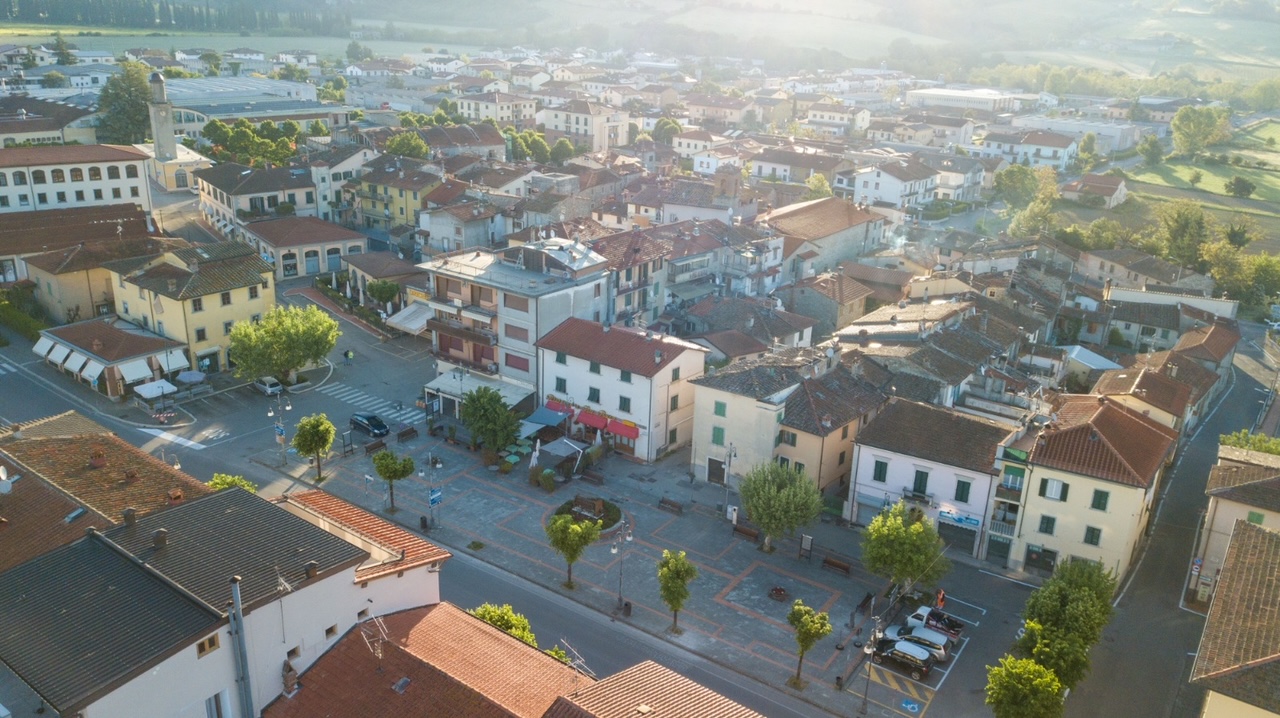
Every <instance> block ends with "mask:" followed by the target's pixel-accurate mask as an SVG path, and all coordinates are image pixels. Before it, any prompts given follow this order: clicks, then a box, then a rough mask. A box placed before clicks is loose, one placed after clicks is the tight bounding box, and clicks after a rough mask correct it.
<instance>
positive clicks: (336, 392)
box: [316, 381, 422, 424]
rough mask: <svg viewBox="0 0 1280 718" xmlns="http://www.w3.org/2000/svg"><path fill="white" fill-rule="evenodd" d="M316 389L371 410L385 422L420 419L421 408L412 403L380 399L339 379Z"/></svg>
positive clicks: (410, 421)
mask: <svg viewBox="0 0 1280 718" xmlns="http://www.w3.org/2000/svg"><path fill="white" fill-rule="evenodd" d="M316 391H317V392H318V393H320V394H324V395H326V396H329V397H332V398H334V399H338V400H339V401H344V402H346V403H348V404H351V405H352V406H355V407H356V408H358V409H362V410H364V411H371V412H373V413H375V414H377V415H378V416H379V417H381V419H382V420H383V421H386V422H396V421H401V422H404V423H406V424H412V423H413V422H414V421H416V420H420V419H422V409H419V408H417V407H415V406H414V405H413V404H412V403H405V402H394V401H388V400H386V399H380V398H378V397H376V396H373V395H372V394H366V393H365V392H363V391H360V390H359V389H357V388H355V387H353V386H348V385H347V384H343V383H342V382H340V381H338V382H334V383H332V384H325V385H324V386H322V387H320V388H319V389H316ZM397 403H399V404H400V406H401V408H396V407H397Z"/></svg>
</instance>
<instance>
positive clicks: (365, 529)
mask: <svg viewBox="0 0 1280 718" xmlns="http://www.w3.org/2000/svg"><path fill="white" fill-rule="evenodd" d="M280 501H282V502H288V503H293V504H298V505H300V506H303V507H305V508H307V509H309V510H311V511H314V512H315V513H318V514H320V515H322V516H324V517H326V518H327V519H329V520H330V521H332V522H333V523H336V524H338V525H339V526H342V527H343V528H345V529H347V530H349V531H351V532H353V533H356V534H359V535H361V536H363V537H365V538H367V539H368V540H369V541H371V542H372V543H376V544H378V545H380V546H382V547H384V548H387V549H390V550H391V551H392V552H396V553H398V554H399V558H398V559H396V560H392V561H387V562H385V563H378V564H374V565H370V566H361V567H360V568H357V569H356V581H368V580H369V579H372V578H377V577H379V576H385V575H387V574H391V573H396V572H399V571H405V570H408V569H411V568H415V567H418V566H425V565H427V564H430V563H436V562H443V561H446V560H448V559H449V558H451V557H452V556H453V554H451V553H449V552H448V551H446V550H444V549H442V548H440V547H439V546H436V545H435V544H433V543H431V542H429V541H426V540H424V539H422V538H419V537H418V536H415V535H414V534H411V533H409V532H408V531H405V530H404V529H402V528H400V527H399V526H396V525H395V524H393V523H391V522H389V521H386V520H385V519H382V518H379V517H378V516H375V515H373V514H371V513H369V512H368V511H365V510H364V509H361V508H359V507H356V506H354V505H352V504H349V503H347V502H346V501H343V500H342V499H340V498H338V497H336V496H334V495H332V494H328V493H325V492H324V491H320V490H318V489H317V490H313V491H301V492H298V493H293V494H286V495H284V496H283V497H281V499H280Z"/></svg>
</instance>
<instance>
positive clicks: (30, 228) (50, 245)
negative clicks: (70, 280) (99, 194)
mask: <svg viewBox="0 0 1280 718" xmlns="http://www.w3.org/2000/svg"><path fill="white" fill-rule="evenodd" d="M150 234H151V230H150V228H149V227H148V222H147V215H146V213H145V212H143V211H142V210H141V209H140V208H139V207H138V206H137V205H135V204H109V205H103V206H101V207H75V208H72V209H49V210H43V211H40V212H12V213H9V214H6V215H4V222H0V255H23V254H32V253H35V252H48V251H54V250H59V249H66V248H67V247H72V246H75V245H78V244H80V243H81V242H93V241H96V240H103V239H109V240H116V239H137V238H142V237H147V236H149V235H150Z"/></svg>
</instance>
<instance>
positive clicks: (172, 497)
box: [169, 489, 182, 505]
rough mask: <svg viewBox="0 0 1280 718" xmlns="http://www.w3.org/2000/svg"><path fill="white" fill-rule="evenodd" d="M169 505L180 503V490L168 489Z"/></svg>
mask: <svg viewBox="0 0 1280 718" xmlns="http://www.w3.org/2000/svg"><path fill="white" fill-rule="evenodd" d="M169 503H170V504H171V505H172V504H180V503H182V489H169Z"/></svg>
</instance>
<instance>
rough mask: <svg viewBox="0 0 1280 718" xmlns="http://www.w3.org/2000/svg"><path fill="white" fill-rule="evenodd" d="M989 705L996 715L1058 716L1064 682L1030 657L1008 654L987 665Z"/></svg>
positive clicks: (1011, 717)
mask: <svg viewBox="0 0 1280 718" xmlns="http://www.w3.org/2000/svg"><path fill="white" fill-rule="evenodd" d="M987 705H989V706H991V710H992V712H993V713H995V716H996V718H1058V717H1059V716H1061V715H1062V683H1061V682H1060V681H1059V680H1058V677H1057V676H1055V675H1053V671H1050V670H1049V669H1048V668H1045V667H1044V666H1042V665H1040V664H1039V663H1036V662H1035V661H1033V660H1031V659H1029V658H1014V657H1013V656H1005V657H1003V658H1001V659H1000V665H997V666H987Z"/></svg>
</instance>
